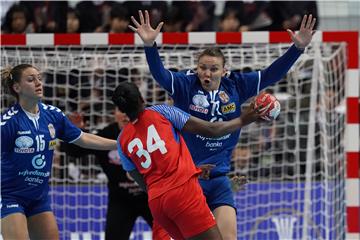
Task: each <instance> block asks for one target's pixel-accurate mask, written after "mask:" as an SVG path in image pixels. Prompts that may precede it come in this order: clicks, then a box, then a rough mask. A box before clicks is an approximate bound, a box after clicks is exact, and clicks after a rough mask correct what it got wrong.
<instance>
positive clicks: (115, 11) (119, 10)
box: [110, 3, 129, 21]
mask: <svg viewBox="0 0 360 240" xmlns="http://www.w3.org/2000/svg"><path fill="white" fill-rule="evenodd" d="M114 18H118V19H120V20H124V21H128V20H129V11H128V10H127V8H125V7H124V6H123V5H122V4H121V3H114V4H113V5H112V7H111V10H110V19H111V20H113V19H114Z"/></svg>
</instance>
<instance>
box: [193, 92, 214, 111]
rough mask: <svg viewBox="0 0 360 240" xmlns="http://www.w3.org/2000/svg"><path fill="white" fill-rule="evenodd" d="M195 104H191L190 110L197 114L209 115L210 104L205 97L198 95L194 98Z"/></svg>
mask: <svg viewBox="0 0 360 240" xmlns="http://www.w3.org/2000/svg"><path fill="white" fill-rule="evenodd" d="M192 101H193V104H190V106H189V108H190V109H191V110H193V111H195V112H200V113H204V114H207V113H208V112H209V110H208V109H207V108H208V107H209V106H210V104H209V102H208V100H207V99H206V96H205V95H201V94H196V95H194V96H193V98H192Z"/></svg>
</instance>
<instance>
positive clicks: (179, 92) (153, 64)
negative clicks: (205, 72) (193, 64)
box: [145, 44, 193, 100]
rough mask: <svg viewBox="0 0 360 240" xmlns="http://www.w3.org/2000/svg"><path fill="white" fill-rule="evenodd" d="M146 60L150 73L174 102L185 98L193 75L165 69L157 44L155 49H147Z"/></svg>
mask: <svg viewBox="0 0 360 240" xmlns="http://www.w3.org/2000/svg"><path fill="white" fill-rule="evenodd" d="M145 54H146V60H147V62H148V65H149V69H150V72H151V74H152V76H153V77H154V79H155V81H156V82H157V83H159V84H160V86H161V87H163V88H164V89H165V90H166V91H167V92H168V93H169V94H170V96H171V97H172V98H174V100H175V99H176V98H179V97H180V96H182V97H184V94H186V93H187V92H188V91H189V87H188V86H189V85H188V84H189V83H190V78H188V76H189V75H193V74H191V73H184V72H173V71H170V70H168V69H165V67H164V65H163V63H162V61H161V58H160V55H159V52H158V50H157V46H156V44H154V46H153V47H145Z"/></svg>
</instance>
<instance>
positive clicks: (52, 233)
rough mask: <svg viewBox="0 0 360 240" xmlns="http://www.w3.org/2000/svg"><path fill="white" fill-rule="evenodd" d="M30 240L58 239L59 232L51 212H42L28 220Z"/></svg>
mask: <svg viewBox="0 0 360 240" xmlns="http://www.w3.org/2000/svg"><path fill="white" fill-rule="evenodd" d="M28 228H29V234H30V238H31V239H39V240H41V239H44V240H45V239H52V240H57V239H59V230H58V227H57V224H56V220H55V216H54V214H53V213H52V212H42V213H39V214H36V215H34V216H31V217H29V219H28Z"/></svg>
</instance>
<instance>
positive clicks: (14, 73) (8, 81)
mask: <svg viewBox="0 0 360 240" xmlns="http://www.w3.org/2000/svg"><path fill="white" fill-rule="evenodd" d="M28 68H35V69H37V68H36V67H34V66H33V65H30V64H20V65H17V66H15V67H14V68H11V67H6V68H4V69H2V70H1V83H2V85H3V86H4V87H5V92H6V93H10V94H11V95H13V96H14V97H16V99H17V100H19V94H18V93H17V92H15V91H14V89H13V86H14V84H15V83H18V82H20V80H21V75H22V73H23V72H24V70H26V69H28Z"/></svg>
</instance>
